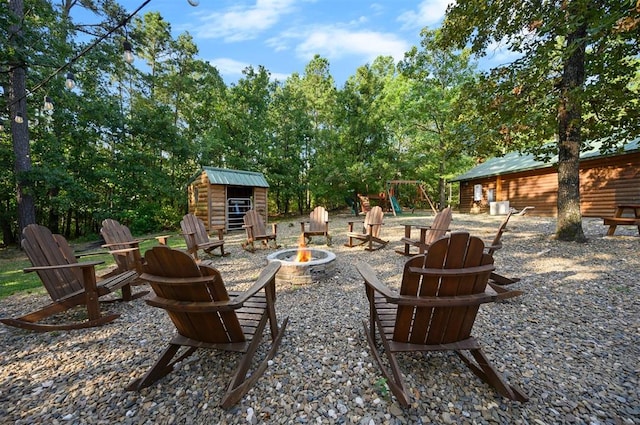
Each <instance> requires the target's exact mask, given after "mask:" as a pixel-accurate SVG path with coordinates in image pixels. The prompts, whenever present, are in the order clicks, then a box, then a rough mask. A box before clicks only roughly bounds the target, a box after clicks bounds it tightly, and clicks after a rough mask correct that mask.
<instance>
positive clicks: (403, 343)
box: [357, 232, 527, 406]
mask: <svg viewBox="0 0 640 425" xmlns="http://www.w3.org/2000/svg"><path fill="white" fill-rule="evenodd" d="M483 250H484V244H483V243H482V241H481V240H480V239H479V238H476V237H470V236H469V234H468V233H463V232H460V233H458V232H456V233H453V234H451V235H450V236H448V237H445V238H442V239H440V240H438V241H436V242H434V243H433V244H432V245H431V247H429V249H428V250H427V252H426V254H422V255H417V256H415V257H412V258H411V259H409V260H408V261H407V262H406V264H405V267H404V273H403V277H402V285H401V288H400V293H397V292H395V291H392V290H390V289H389V288H388V287H387V286H385V285H384V284H383V283H382V282H380V281H379V280H378V278H377V277H376V275H375V272H374V271H373V269H372V268H371V267H370V266H369V265H367V264H358V265H357V269H358V271H359V272H360V274H361V275H362V277H363V278H364V281H365V287H366V294H367V298H368V300H369V306H370V323H369V326H367V323H366V321H365V322H364V328H365V332H366V335H367V340H368V342H369V346H370V348H371V351H372V353H373V356H374V357H375V359H376V361H377V362H378V364H379V366H380V369H381V370H382V373H383V374H384V376H385V377H386V378H387V384H388V385H389V388H390V389H391V391H392V392H393V394H394V395H395V396H396V398H397V399H398V401H399V402H400V403H401V404H403V405H405V406H406V405H408V404H409V392H408V391H407V388H406V386H405V384H404V379H403V376H402V372H401V371H400V366H399V363H398V360H397V359H396V353H398V352H414V351H418V352H426V351H441V350H453V351H454V352H455V353H456V354H457V355H458V356H459V357H460V359H461V360H462V361H463V362H464V363H465V364H466V365H467V366H468V367H469V368H470V369H471V371H472V372H474V373H475V374H476V375H477V376H478V377H479V378H481V379H482V380H483V381H485V382H486V383H488V384H489V385H491V386H493V387H494V388H495V389H496V390H497V391H498V392H499V393H500V394H502V395H503V396H505V397H507V398H510V399H512V400H517V401H526V400H527V396H526V395H525V394H524V393H523V392H522V391H521V390H520V389H519V388H517V387H516V386H513V385H509V384H508V383H507V382H506V380H505V379H504V378H503V377H502V376H501V374H500V373H499V372H498V371H497V370H496V369H495V368H494V367H493V366H492V365H491V363H490V362H489V359H488V358H487V357H486V356H485V354H484V353H483V351H482V348H481V347H480V344H479V342H478V341H477V340H476V339H475V338H474V337H473V336H471V330H472V327H473V323H474V321H475V318H476V314H477V312H478V309H479V307H480V304H483V303H487V302H492V301H495V300H499V299H502V298H509V297H510V295H509V294H507V295H502V294H499V293H496V292H495V291H493V290H492V288H491V287H490V286H489V287H488V286H487V281H488V279H489V275H490V273H491V271H493V269H494V267H493V258H492V257H491V256H490V255H489V254H486V253H484V252H483ZM376 330H377V332H376ZM376 333H377V334H378V336H379V337H380V339H381V341H382V348H383V353H384V354H386V356H387V359H388V362H389V366H390V368H391V371H390V372H389V371H388V370H387V368H386V367H385V366H384V365H383V363H382V358H381V354H382V353H379V352H378V346H377V344H376ZM463 351H468V352H469V353H470V354H471V355H470V356H469V355H468V354H466V353H465V352H463Z"/></svg>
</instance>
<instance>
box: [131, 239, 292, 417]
mask: <svg viewBox="0 0 640 425" xmlns="http://www.w3.org/2000/svg"><path fill="white" fill-rule="evenodd" d="M145 259H146V261H147V264H146V266H145V271H146V273H144V274H143V275H142V276H141V278H142V279H144V280H146V281H148V282H149V283H150V284H151V287H152V288H153V290H154V292H155V294H156V296H155V297H153V298H151V299H149V300H147V301H146V302H147V304H149V305H151V306H153V307H159V308H162V309H165V310H166V311H167V313H168V314H169V317H170V318H171V321H172V322H173V324H174V325H175V327H176V329H177V331H178V334H177V335H176V336H174V337H173V338H172V339H171V341H170V342H169V346H168V347H167V348H166V349H165V350H164V352H163V353H162V354H161V356H160V357H159V358H158V360H157V361H156V363H155V364H154V365H153V366H152V367H151V369H149V371H148V372H147V373H145V375H144V376H143V377H141V378H139V379H136V380H135V381H133V382H132V383H131V384H129V386H127V390H129V391H134V390H135V391H137V390H140V389H142V388H145V387H147V386H149V385H151V384H153V383H154V382H155V381H157V380H158V379H160V378H162V377H163V376H165V375H167V374H168V373H170V372H171V371H172V370H173V369H174V366H175V365H176V363H178V362H181V361H183V360H184V359H186V358H187V357H189V356H190V355H191V354H193V352H195V351H196V350H197V349H198V348H215V349H220V350H225V351H235V352H240V353H243V356H242V357H241V359H240V361H239V363H238V366H237V369H236V371H235V373H234V375H233V377H232V379H231V382H230V384H229V387H228V388H227V391H226V393H225V394H224V396H223V398H222V401H221V404H220V405H221V406H222V407H223V408H225V409H226V408H229V407H231V406H232V405H234V404H235V403H237V402H238V401H239V400H240V399H241V398H242V396H243V395H244V394H245V393H246V392H247V391H248V390H249V389H250V388H251V386H252V385H253V384H254V383H255V382H256V381H257V380H258V378H259V377H260V376H261V375H262V373H264V371H265V370H266V368H267V364H268V361H269V360H270V359H272V358H273V356H274V355H275V354H276V351H277V349H278V346H279V345H280V342H281V340H282V335H283V334H284V331H285V329H286V326H287V322H288V318H285V319H284V321H283V322H282V324H281V325H280V326H278V323H277V320H276V313H275V298H276V293H275V291H276V288H275V275H276V272H277V271H278V269H279V268H280V264H279V263H277V262H273V263H270V264H269V265H267V266H266V267H265V268H264V269H263V270H262V272H261V273H260V275H259V276H258V278H257V280H256V282H255V283H254V285H253V286H252V287H251V288H249V289H248V290H247V291H246V292H243V293H235V292H233V293H228V292H227V290H226V288H225V286H224V282H223V281H222V277H221V276H220V273H219V272H218V270H216V269H214V268H213V267H210V266H207V265H203V264H200V265H198V264H197V263H196V262H195V260H194V259H193V258H192V257H191V256H189V255H188V254H187V253H185V252H183V251H178V250H174V249H171V248H169V247H165V246H156V247H154V248H152V249H150V250H149V251H147V253H146V254H145ZM267 321H268V322H269V326H270V333H271V347H270V349H269V351H268V352H266V354H265V357H264V358H263V359H262V361H261V362H260V363H259V364H258V365H257V366H256V367H255V368H254V370H253V372H252V374H251V375H250V376H247V372H248V371H249V369H250V367H251V364H252V359H253V356H254V354H255V353H256V351H257V349H258V346H259V344H260V342H261V340H262V334H263V331H264V329H265V326H266V324H267ZM181 350H182V353H180V351H181Z"/></svg>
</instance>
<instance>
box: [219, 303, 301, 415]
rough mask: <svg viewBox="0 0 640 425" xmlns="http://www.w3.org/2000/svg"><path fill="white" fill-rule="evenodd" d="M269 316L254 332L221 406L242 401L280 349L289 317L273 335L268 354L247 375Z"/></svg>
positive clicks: (230, 405) (226, 407)
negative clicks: (248, 374)
mask: <svg viewBox="0 0 640 425" xmlns="http://www.w3.org/2000/svg"><path fill="white" fill-rule="evenodd" d="M267 318H268V316H267V315H265V316H264V318H263V319H264V320H261V321H260V324H259V326H258V328H257V329H256V333H255V334H254V335H255V336H254V338H253V340H252V341H251V344H250V345H249V348H248V349H247V352H246V353H245V354H244V356H243V357H242V359H241V360H240V363H239V365H238V369H237V370H236V372H235V373H234V375H233V378H232V380H231V382H230V383H229V387H228V388H227V392H226V393H225V395H224V396H223V397H222V400H221V402H220V407H222V408H223V409H228V408H230V407H232V406H233V405H235V404H236V403H237V402H239V401H240V399H241V398H242V397H243V396H244V395H245V394H246V393H247V391H248V390H249V389H250V388H251V387H252V386H253V384H255V382H256V381H257V380H258V378H260V377H261V376H262V374H263V373H264V371H265V370H267V366H269V360H271V359H272V358H273V357H274V356H275V354H276V352H277V351H278V347H279V346H280V342H281V341H282V336H283V335H284V331H285V329H286V328H287V323H288V322H289V318H288V317H286V318H285V319H284V320H283V322H282V325H280V330H279V331H278V332H277V334H275V335H272V340H271V349H270V350H269V352H268V353H267V354H266V356H265V358H264V359H263V360H262V361H261V362H260V364H259V365H258V366H257V367H256V369H255V370H254V371H253V373H252V374H251V375H250V376H248V377H247V371H248V370H249V367H250V366H251V360H252V358H253V355H254V354H255V352H256V350H257V349H258V346H259V345H260V342H261V340H262V331H263V330H264V327H265V324H266V319H267ZM276 326H277V325H276Z"/></svg>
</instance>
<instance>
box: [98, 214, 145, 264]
mask: <svg viewBox="0 0 640 425" xmlns="http://www.w3.org/2000/svg"><path fill="white" fill-rule="evenodd" d="M100 235H102V238H103V239H104V241H105V242H106V243H107V244H108V245H109V247H108V248H109V250H110V251H117V250H119V249H131V248H132V247H133V245H132V244H131V242H134V241H135V239H134V237H133V235H132V234H131V230H129V228H128V227H127V226H125V225H123V224H120V223H119V222H118V221H116V220H113V219H111V218H107V219H105V220H103V221H102V227H101V228H100ZM113 260H114V261H115V263H116V265H117V266H118V270H120V271H125V270H133V269H136V270H138V271H140V268H139V263H140V262H141V257H140V251H137V252H134V251H131V252H127V253H118V254H114V255H113Z"/></svg>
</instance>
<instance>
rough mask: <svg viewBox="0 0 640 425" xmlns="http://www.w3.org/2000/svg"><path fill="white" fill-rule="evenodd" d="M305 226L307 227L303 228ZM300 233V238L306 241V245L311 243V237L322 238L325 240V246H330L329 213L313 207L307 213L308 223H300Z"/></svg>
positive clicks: (322, 208) (321, 208)
mask: <svg viewBox="0 0 640 425" xmlns="http://www.w3.org/2000/svg"><path fill="white" fill-rule="evenodd" d="M305 225H308V226H307V227H305ZM300 232H301V233H302V237H303V238H304V239H306V240H307V244H309V243H311V236H324V237H326V238H327V245H331V236H330V235H329V213H328V212H327V210H326V209H324V207H315V208H314V210H313V211H311V213H309V221H306V222H305V221H301V222H300Z"/></svg>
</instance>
